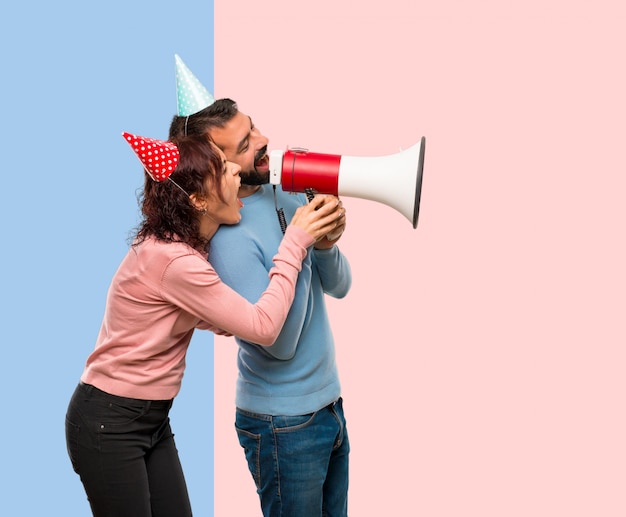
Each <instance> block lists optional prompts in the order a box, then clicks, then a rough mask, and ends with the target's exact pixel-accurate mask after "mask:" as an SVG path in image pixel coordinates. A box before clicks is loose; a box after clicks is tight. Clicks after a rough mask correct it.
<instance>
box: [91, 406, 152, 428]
mask: <svg viewBox="0 0 626 517" xmlns="http://www.w3.org/2000/svg"><path fill="white" fill-rule="evenodd" d="M101 404H102V405H101V413H100V422H101V424H102V425H101V426H100V428H101V430H105V429H109V430H111V429H116V428H120V427H125V426H128V425H129V424H132V423H133V422H135V421H136V420H138V419H139V418H141V417H142V416H144V415H145V414H146V412H147V410H148V408H147V407H146V405H145V404H142V405H131V404H121V403H119V402H115V401H110V400H109V401H101Z"/></svg>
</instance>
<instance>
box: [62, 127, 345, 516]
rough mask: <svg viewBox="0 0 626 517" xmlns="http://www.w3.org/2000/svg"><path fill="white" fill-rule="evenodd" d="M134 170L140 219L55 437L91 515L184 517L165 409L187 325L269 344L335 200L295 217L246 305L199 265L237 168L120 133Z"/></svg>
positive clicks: (229, 216)
mask: <svg viewBox="0 0 626 517" xmlns="http://www.w3.org/2000/svg"><path fill="white" fill-rule="evenodd" d="M124 136H125V138H126V139H127V141H128V142H129V144H130V145H131V147H133V149H134V150H135V152H136V153H137V155H138V157H139V158H140V160H141V161H142V162H143V164H144V168H145V169H146V172H147V173H148V174H147V175H146V180H145V185H144V191H143V196H142V199H141V209H142V214H143V221H142V222H141V223H140V226H139V229H138V231H137V235H136V238H135V240H134V242H133V244H132V246H131V248H130V250H129V251H128V254H127V255H126V257H125V258H124V259H123V261H122V263H121V264H120V266H119V268H118V270H117V272H116V273H115V275H114V277H113V280H112V282H111V286H110V288H109V292H108V296H107V302H106V308H105V313H104V318H103V322H102V327H101V330H100V333H99V336H98V339H97V342H96V346H95V349H94V351H93V352H92V353H91V355H90V356H89V357H88V359H87V363H86V366H85V370H84V372H83V374H82V376H81V380H80V383H79V385H78V386H77V388H76V390H75V392H74V395H73V397H72V399H71V401H70V404H69V407H68V412H67V416H66V439H67V447H68V452H69V456H70V459H71V462H72V466H73V468H74V470H75V471H76V472H77V473H78V474H79V475H80V478H81V481H82V483H83V485H84V488H85V491H86V493H87V497H88V499H89V503H90V505H91V509H92V512H93V514H94V516H97V517H99V516H116V517H123V516H129V517H130V516H132V517H144V516H145V517H148V516H163V517H165V516H172V517H185V516H189V515H191V507H190V503H189V498H188V495H187V488H186V484H185V480H184V476H183V472H182V468H181V466H180V461H179V458H178V453H177V451H176V447H175V444H174V438H173V434H172V430H171V428H170V424H169V418H168V413H169V410H170V407H171V405H172V400H173V398H174V397H175V396H176V394H177V393H178V391H179V389H180V384H181V379H182V376H183V371H184V367H185V354H186V351H187V347H188V345H189V342H190V340H191V336H192V334H193V331H194V329H195V328H200V329H207V330H212V331H214V332H217V333H223V334H234V335H238V336H241V337H242V338H244V339H246V340H248V341H253V342H256V343H258V344H260V345H264V346H267V345H271V344H272V343H273V342H274V341H275V339H276V337H277V336H278V333H279V332H280V330H281V327H282V325H283V323H284V320H285V318H286V316H287V312H288V311H289V307H290V304H291V302H292V299H293V296H294V287H295V283H296V279H297V276H298V272H299V270H300V267H301V261H302V259H303V258H304V257H305V255H306V253H307V248H308V247H309V246H311V245H312V244H313V243H314V242H315V241H316V240H318V239H320V238H322V237H323V236H324V235H325V234H326V233H328V232H329V231H331V230H332V229H334V228H335V227H336V226H337V225H338V224H341V221H342V219H343V209H342V208H341V205H340V202H339V201H338V200H337V198H335V197H332V196H325V197H324V196H318V197H316V198H315V199H314V200H313V201H312V202H311V203H310V204H309V205H307V206H304V207H301V209H299V210H298V211H297V212H296V214H295V216H294V218H293V220H292V221H291V224H290V225H289V227H288V228H287V231H286V233H285V237H284V239H283V241H282V244H281V247H280V249H279V251H278V253H277V255H276V256H275V257H274V264H275V266H274V268H273V269H272V270H271V271H270V278H271V280H270V283H269V286H268V288H267V290H266V291H265V292H264V293H263V295H262V296H261V298H260V299H259V300H258V301H257V303H256V304H251V303H249V302H248V301H246V300H245V299H244V298H243V297H241V296H240V295H238V294H237V293H235V292H234V291H233V290H231V289H230V288H229V287H227V286H226V285H225V284H223V283H222V282H221V281H220V279H219V277H218V276H217V274H216V273H215V271H214V270H213V269H212V267H211V265H210V264H209V263H208V261H207V252H206V249H207V246H208V244H209V241H210V240H211V237H212V236H213V235H214V234H215V232H216V231H217V229H218V227H219V226H220V225H221V224H236V223H238V222H239V220H240V217H241V216H240V213H239V211H240V208H241V206H242V204H241V202H240V201H239V199H238V198H237V192H238V189H239V184H240V179H239V166H238V165H236V164H234V163H231V162H227V161H226V159H225V157H224V154H223V153H222V151H220V150H219V149H218V148H217V147H216V146H214V145H213V144H212V143H211V142H210V141H209V140H207V138H206V137H185V138H181V139H179V140H178V141H176V142H161V141H158V140H154V139H148V138H142V137H137V136H135V135H130V134H128V133H125V134H124Z"/></svg>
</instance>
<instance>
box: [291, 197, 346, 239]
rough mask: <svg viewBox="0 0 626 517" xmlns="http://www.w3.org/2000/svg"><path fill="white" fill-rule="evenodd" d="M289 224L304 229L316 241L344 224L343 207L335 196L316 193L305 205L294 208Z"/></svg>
mask: <svg viewBox="0 0 626 517" xmlns="http://www.w3.org/2000/svg"><path fill="white" fill-rule="evenodd" d="M289 224H293V225H294V226H297V227H298V228H300V229H302V230H304V231H305V232H306V233H308V234H309V235H310V236H311V237H313V238H314V239H315V241H316V242H317V241H319V240H321V239H323V238H324V236H325V235H326V234H328V233H331V232H333V231H334V230H337V228H340V227H341V226H342V225H345V209H344V208H343V205H342V203H341V201H340V200H339V199H338V198H337V197H335V196H331V195H325V194H317V195H316V196H315V197H314V198H313V199H312V200H311V201H310V202H309V203H308V204H307V205H305V206H301V207H299V208H298V209H297V210H296V213H295V214H294V216H293V218H292V219H291V223H289Z"/></svg>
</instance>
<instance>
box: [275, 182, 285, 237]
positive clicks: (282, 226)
mask: <svg viewBox="0 0 626 517" xmlns="http://www.w3.org/2000/svg"><path fill="white" fill-rule="evenodd" d="M272 187H273V188H274V207H275V208H276V215H277V216H278V224H279V225H280V229H281V231H282V232H283V235H284V234H285V232H286V231H287V219H285V211H284V210H283V209H282V208H278V201H277V199H276V185H272Z"/></svg>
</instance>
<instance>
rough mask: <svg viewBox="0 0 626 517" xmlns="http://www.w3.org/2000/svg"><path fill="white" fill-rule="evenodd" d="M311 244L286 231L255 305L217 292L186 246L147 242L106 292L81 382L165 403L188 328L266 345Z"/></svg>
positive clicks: (221, 287) (181, 363) (203, 263)
mask: <svg viewBox="0 0 626 517" xmlns="http://www.w3.org/2000/svg"><path fill="white" fill-rule="evenodd" d="M311 244H313V238H312V237H311V236H309V235H308V234H307V233H306V232H304V231H303V230H301V229H299V228H297V227H294V226H288V228H287V232H286V233H285V237H284V239H283V241H282V244H281V246H280V248H279V250H278V253H277V254H276V256H275V257H274V259H273V260H274V268H273V269H272V270H271V271H270V273H269V275H270V278H271V280H270V284H269V286H268V288H267V290H266V291H265V292H264V293H263V295H262V296H261V298H260V299H259V300H258V301H257V303H255V304H251V303H249V302H248V301H247V300H246V299H245V298H243V297H242V296H240V295H239V294H237V293H236V292H235V291H233V290H232V289H231V288H229V287H228V286H226V285H225V284H223V283H222V282H221V280H220V278H219V277H218V275H217V273H216V272H215V271H214V270H213V267H212V266H211V264H209V262H208V261H207V257H206V255H204V254H202V253H199V252H198V251H195V250H193V249H191V248H190V247H189V246H187V245H186V244H181V243H166V242H162V241H157V240H155V239H147V240H145V241H144V242H142V243H141V244H139V245H138V246H134V247H131V248H130V250H129V251H128V254H127V255H126V257H125V258H124V260H123V261H122V263H121V264H120V267H119V268H118V270H117V272H116V273H115V276H114V277H113V280H112V282H111V286H110V287H109V292H108V295H107V301H106V308H105V312H104V318H103V321H102V327H101V329H100V334H99V336H98V340H97V342H96V347H95V349H94V351H93V352H92V354H91V355H90V356H89V358H88V359H87V364H86V367H85V370H84V372H83V374H82V376H81V380H82V381H83V382H85V383H87V384H93V385H94V386H96V387H97V388H99V389H101V390H103V391H106V392H107V393H110V394H112V395H118V396H121V397H131V398H138V399H146V400H164V399H172V398H174V397H175V396H176V394H177V393H178V391H179V390H180V385H181V381H182V378H183V373H184V370H185V355H186V353H187V347H188V346H189V342H190V340H191V336H192V334H193V331H194V329H195V328H200V329H206V330H212V331H214V332H216V333H220V334H233V335H237V336H239V337H241V338H242V339H245V340H246V341H251V342H254V343H258V344H261V345H271V344H272V343H273V342H274V341H275V340H276V338H277V336H278V334H279V333H280V330H281V329H282V326H283V324H284V322H285V318H286V317H287V313H288V312H289V308H290V306H291V302H292V301H293V296H294V289H295V284H296V279H297V277H298V272H299V271H300V269H301V267H302V260H303V258H304V257H305V256H306V253H307V247H308V246H310V245H311ZM242 274H245V271H243V272H242Z"/></svg>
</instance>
